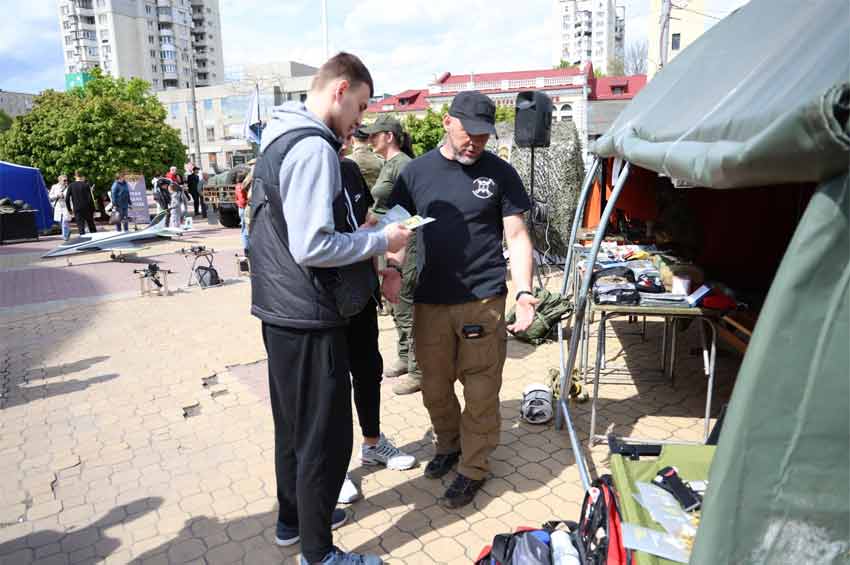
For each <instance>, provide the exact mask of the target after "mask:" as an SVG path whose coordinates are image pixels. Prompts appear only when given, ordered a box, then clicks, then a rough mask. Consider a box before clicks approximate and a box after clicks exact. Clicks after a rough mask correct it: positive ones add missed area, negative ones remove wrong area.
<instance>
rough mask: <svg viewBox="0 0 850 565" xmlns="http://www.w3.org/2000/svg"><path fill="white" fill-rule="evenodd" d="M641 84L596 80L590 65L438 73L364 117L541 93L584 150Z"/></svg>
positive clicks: (506, 101)
mask: <svg viewBox="0 0 850 565" xmlns="http://www.w3.org/2000/svg"><path fill="white" fill-rule="evenodd" d="M644 86H646V75H633V76H619V77H596V75H595V73H594V69H593V64H592V63H587V64H583V65H581V66H578V67H571V68H567V69H541V70H530V71H508V72H497V73H478V74H474V75H472V74H465V75H453V74H451V73H443V74H442V75H441V76H440V77H439V78H437V80H436V81H434V82H433V83H432V84H430V85H429V86H428V89H427V90H425V89H415V90H405V91H404V92H401V93H399V94H396V95H389V96H385V97H383V98H381V99H379V100H376V101H374V102H372V103H371V104H370V105H369V107H368V108H367V110H366V111H367V112H368V113H374V114H386V113H391V114H398V115H401V116H407V115H411V114H412V115H414V116H416V117H421V116H422V115H424V114H425V113H426V112H427V111H428V110H429V109H430V110H433V111H435V112H439V111H440V110H441V108H443V106H450V105H451V103H452V100H454V97H455V96H457V94H458V93H460V92H464V91H468V90H477V91H479V92H483V93H484V94H486V95H487V96H489V97H490V98H491V99H492V100H493V102H495V104H496V106H508V107H512V108H513V107H515V106H516V98H517V95H518V94H519V93H520V92H523V91H526V90H542V91H544V92H545V93H546V94H547V95H548V96H549V98H551V100H552V121H553V122H561V121H571V122H573V123H574V124H575V126H576V130H578V134H579V138H580V139H581V140H582V146H583V148H584V150H585V158H586V159H589V154H588V153H587V148H588V147H589V144H590V142H592V141H594V140H595V139H597V138H599V137H600V136H601V135H602V134H603V133H605V131H606V130H607V129H608V128H609V127H610V126H611V124H612V123H613V122H614V120H615V119H616V117H617V116H618V115H619V113H620V112H621V111H622V110H623V109H624V108H625V107H626V105H627V104H628V103H629V102H630V101H631V99H632V98H634V97H635V95H636V94H637V93H638V92H640V90H641V89H642V88H643V87H644Z"/></svg>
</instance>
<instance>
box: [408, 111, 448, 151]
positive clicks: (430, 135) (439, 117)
mask: <svg viewBox="0 0 850 565" xmlns="http://www.w3.org/2000/svg"><path fill="white" fill-rule="evenodd" d="M448 112H449V109H448V107H446V106H443V107H442V109H440V112H439V113H438V112H435V111H433V110H432V109H431V108H428V110H426V111H425V115H424V116H423V117H421V118H417V117H416V116H414V115H413V114H408V115H407V116H406V117H405V118H404V120H403V121H402V125H403V126H404V129H405V130H406V131H407V133H409V134H410V140H411V142H412V143H413V152H414V153H415V154H416V156H417V157H418V156H419V155H422V154H423V153H427V152H428V151H430V150H432V149H434V148H435V147H437V146H438V145H439V144H440V142H441V141H442V140H443V134H444V133H445V131H444V130H443V116H445V115H446V114H447V113H448Z"/></svg>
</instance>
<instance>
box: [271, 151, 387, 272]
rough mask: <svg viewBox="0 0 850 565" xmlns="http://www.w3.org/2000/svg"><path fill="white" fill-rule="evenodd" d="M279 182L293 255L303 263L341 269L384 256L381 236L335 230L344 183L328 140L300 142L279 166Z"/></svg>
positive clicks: (383, 237) (382, 234)
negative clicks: (336, 208) (336, 201)
mask: <svg viewBox="0 0 850 565" xmlns="http://www.w3.org/2000/svg"><path fill="white" fill-rule="evenodd" d="M279 182H280V200H281V202H283V217H284V219H285V220H286V225H287V229H288V235H289V251H290V253H292V257H293V259H295V262H296V263H298V264H299V265H302V266H304V267H341V266H343V265H351V264H352V263H357V262H359V261H363V260H364V259H368V258H369V257H372V256H374V255H381V254H383V253H386V251H387V237H386V235H384V233H383V232H377V233H366V232H360V231H358V232H354V233H341V232H337V231H335V229H334V219H333V201H334V199H335V198H336V196H337V194H339V192H340V191H341V190H342V181H341V179H340V173H339V157H338V156H337V154H336V153H334V151H333V149H332V148H331V147H330V146H329V145H328V144H327V142H326V141H324V140H322V139H321V138H319V137H308V138H305V139H303V140H301V141H299V142H298V143H297V144H296V145H295V146H294V147H293V148H292V149H290V150H289V152H288V153H287V155H286V157H285V158H284V160H283V163H281V166H280V174H279Z"/></svg>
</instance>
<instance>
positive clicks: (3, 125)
mask: <svg viewBox="0 0 850 565" xmlns="http://www.w3.org/2000/svg"><path fill="white" fill-rule="evenodd" d="M10 127H12V118H11V117H10V116H9V114H7V113H6V112H4V111H3V110H0V132H4V131H6V130H7V129H9V128H10Z"/></svg>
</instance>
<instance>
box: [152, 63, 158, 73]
mask: <svg viewBox="0 0 850 565" xmlns="http://www.w3.org/2000/svg"><path fill="white" fill-rule="evenodd" d="M151 70H152V71H153V72H155V73H157V72H159V69H157V68H156V65H151Z"/></svg>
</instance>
